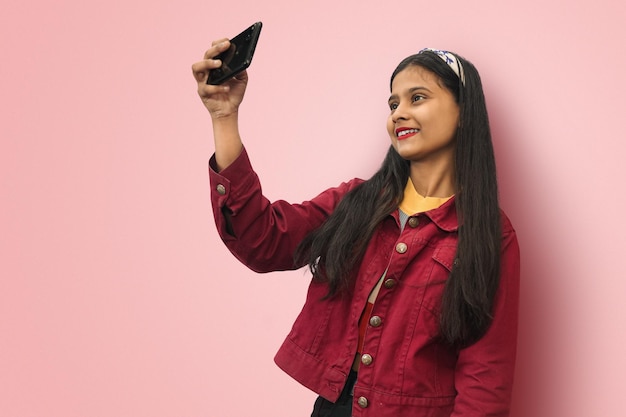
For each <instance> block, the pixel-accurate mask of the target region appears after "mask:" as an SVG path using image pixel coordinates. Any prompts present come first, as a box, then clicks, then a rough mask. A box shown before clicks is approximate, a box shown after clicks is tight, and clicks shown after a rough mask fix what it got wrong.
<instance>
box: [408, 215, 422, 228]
mask: <svg viewBox="0 0 626 417" xmlns="http://www.w3.org/2000/svg"><path fill="white" fill-rule="evenodd" d="M419 224H420V221H419V219H418V218H417V217H411V218H410V219H409V226H411V227H417V226H418V225H419Z"/></svg>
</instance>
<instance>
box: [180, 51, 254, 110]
mask: <svg viewBox="0 0 626 417" xmlns="http://www.w3.org/2000/svg"><path fill="white" fill-rule="evenodd" d="M229 47H230V42H229V40H228V39H219V40H216V41H213V43H212V46H211V48H209V49H208V50H207V51H206V52H205V53H204V59H203V60H202V61H199V62H196V63H195V64H193V65H192V66H191V70H192V72H193V76H194V78H195V79H196V82H197V83H198V95H199V96H200V98H201V99H202V102H203V103H204V106H205V107H206V108H207V110H209V113H210V114H211V118H212V119H213V120H217V119H221V118H225V117H229V116H234V115H236V114H237V111H238V110H239V105H240V104H241V101H242V100H243V96H244V93H245V91H246V85H247V84H248V74H247V72H246V71H243V72H241V73H239V74H237V75H236V76H235V77H233V78H231V79H229V80H228V81H226V82H224V83H223V84H220V85H209V84H207V83H206V80H207V78H208V77H209V72H210V71H211V70H214V69H216V68H219V67H220V66H221V65H222V62H221V61H220V60H218V59H214V58H215V57H216V56H217V55H219V54H220V53H222V52H224V51H226V50H227V49H228V48H229Z"/></svg>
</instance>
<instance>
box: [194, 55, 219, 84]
mask: <svg viewBox="0 0 626 417" xmlns="http://www.w3.org/2000/svg"><path fill="white" fill-rule="evenodd" d="M221 66H222V61H220V60H219V59H205V60H203V61H199V62H196V63H194V64H193V65H192V66H191V72H192V73H193V77H194V78H195V79H196V81H198V82H201V81H206V78H207V77H208V75H209V71H211V70H212V69H215V68H219V67H221Z"/></svg>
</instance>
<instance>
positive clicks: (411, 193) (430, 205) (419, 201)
mask: <svg viewBox="0 0 626 417" xmlns="http://www.w3.org/2000/svg"><path fill="white" fill-rule="evenodd" d="M451 198H452V196H450V197H423V196H421V195H420V194H419V193H418V192H417V191H416V190H415V186H414V185H413V181H411V177H409V180H408V181H407V182H406V187H404V197H403V198H402V202H401V203H400V205H399V206H398V208H399V209H400V210H402V211H403V212H404V213H405V214H407V215H409V216H412V215H414V214H417V213H422V212H425V211H428V210H432V209H436V208H437V207H439V206H441V205H442V204H443V203H445V202H446V201H448V200H450V199H451Z"/></svg>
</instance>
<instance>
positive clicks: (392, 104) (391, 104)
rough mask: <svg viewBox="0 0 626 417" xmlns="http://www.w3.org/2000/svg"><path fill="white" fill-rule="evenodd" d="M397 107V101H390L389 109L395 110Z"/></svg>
mask: <svg viewBox="0 0 626 417" xmlns="http://www.w3.org/2000/svg"><path fill="white" fill-rule="evenodd" d="M397 108H398V103H395V102H391V103H389V110H391V111H394V110H395V109H397Z"/></svg>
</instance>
